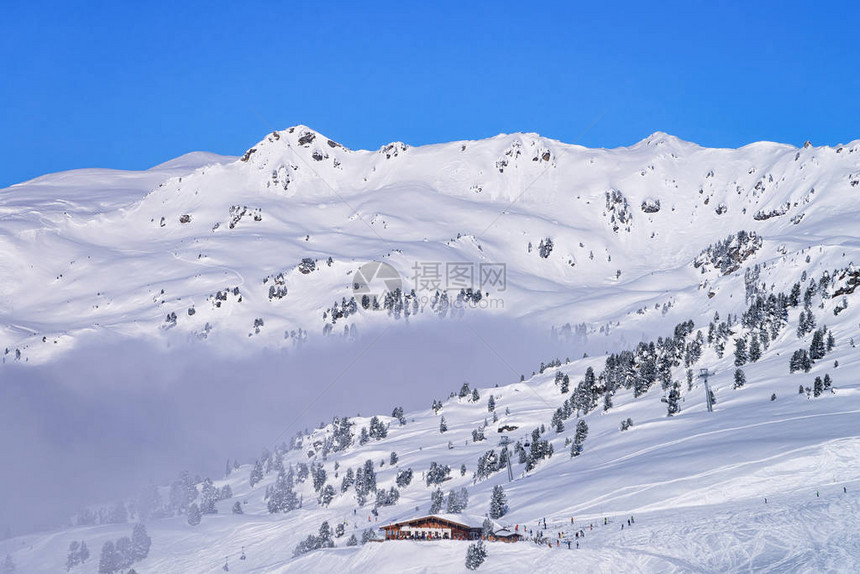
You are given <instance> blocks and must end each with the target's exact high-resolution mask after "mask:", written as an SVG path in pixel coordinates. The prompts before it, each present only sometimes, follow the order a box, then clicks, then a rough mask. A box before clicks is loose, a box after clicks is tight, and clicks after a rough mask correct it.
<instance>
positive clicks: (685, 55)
mask: <svg viewBox="0 0 860 574" xmlns="http://www.w3.org/2000/svg"><path fill="white" fill-rule="evenodd" d="M363 4H367V6H364V5H363ZM820 4H825V3H817V2H809V1H805V2H696V1H692V0H686V1H684V2H641V3H633V2H595V1H592V2H589V3H581V2H573V1H571V2H558V3H556V2H549V1H544V2H522V1H520V2H463V1H459V2H444V1H439V0H437V1H433V2H384V3H374V4H370V3H360V2H349V3H347V2H342V3H340V2H331V1H330V2H313V3H311V2H293V1H279V2H252V1H246V2H200V3H199V4H196V5H195V3H192V2H181V1H173V2H169V3H160V2H157V1H153V2H95V1H93V2H82V3H77V2H38V1H35V2H14V3H7V4H6V5H5V6H4V8H3V9H2V13H0V130H2V131H0V133H2V136H0V187H2V186H6V185H9V184H12V183H15V182H18V181H22V180H25V179H29V178H31V177H35V176H37V175H40V174H43V173H47V172H52V171H58V170H63V169H70V168H76V167H114V168H123V169H141V168H146V167H149V166H152V165H154V164H157V163H159V162H162V161H165V160H167V159H170V158H172V157H175V156H178V155H181V154H183V153H186V152H189V151H193V150H208V151H214V152H219V153H225V154H240V153H242V152H243V151H244V150H245V149H246V148H247V147H250V146H251V145H252V144H254V143H255V142H256V141H258V140H260V139H262V137H263V136H264V135H265V134H266V133H267V132H268V131H270V130H272V129H276V128H284V127H287V126H290V125H294V124H298V123H303V124H306V125H309V126H311V127H313V128H315V129H317V130H318V131H321V132H322V133H324V134H326V135H327V136H329V137H331V138H333V139H336V140H338V141H340V142H342V143H344V144H345V145H347V146H349V147H353V148H371V149H375V148H377V147H379V146H380V145H382V144H384V143H387V142H389V141H393V140H402V141H405V142H407V143H409V144H413V145H414V144H424V143H433V142H440V141H449V140H454V139H464V138H470V139H474V138H481V137H487V136H492V135H495V134H497V133H500V132H514V131H535V132H539V133H541V134H543V135H545V136H548V137H552V138H557V139H561V140H563V141H566V142H575V143H581V144H584V145H588V146H618V145H628V144H632V143H634V142H636V141H638V140H640V139H642V138H643V137H645V136H647V135H648V134H650V133H651V132H654V131H657V130H662V131H666V132H669V133H672V134H675V135H677V136H679V137H681V138H684V139H688V140H692V141H695V142H697V143H700V144H703V145H710V146H739V145H743V144H746V143H749V142H752V141H756V140H762V139H766V140H775V141H782V142H787V143H791V144H795V145H800V144H802V143H803V142H804V140H807V139H808V140H811V141H812V142H813V143H815V144H836V143H840V142H846V141H850V140H853V139H857V138H860V104H858V95H860V42H858V41H857V40H856V37H857V31H856V27H857V24H858V21H860V8H858V3H857V2H832V3H826V7H820V6H819V5H820ZM82 5H83V6H82ZM598 118H599V120H598ZM595 120H597V121H596V123H595ZM592 124H593V125H592ZM589 126H591V127H590V128H589Z"/></svg>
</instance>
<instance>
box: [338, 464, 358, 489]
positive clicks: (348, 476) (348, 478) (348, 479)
mask: <svg viewBox="0 0 860 574" xmlns="http://www.w3.org/2000/svg"><path fill="white" fill-rule="evenodd" d="M354 483H355V473H354V472H353V471H352V469H351V468H348V469H346V473H345V474H344V475H343V480H341V482H340V491H341V492H342V493H343V492H346V491H347V490H349V487H350V486H352V485H353V484H354Z"/></svg>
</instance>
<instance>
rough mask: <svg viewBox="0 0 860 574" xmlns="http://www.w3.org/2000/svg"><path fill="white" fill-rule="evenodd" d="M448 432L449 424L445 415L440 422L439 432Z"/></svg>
mask: <svg viewBox="0 0 860 574" xmlns="http://www.w3.org/2000/svg"><path fill="white" fill-rule="evenodd" d="M447 430H448V423H447V422H445V415H442V418H441V419H440V420H439V432H440V433H443V432H446V431H447Z"/></svg>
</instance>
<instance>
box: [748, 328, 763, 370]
mask: <svg viewBox="0 0 860 574" xmlns="http://www.w3.org/2000/svg"><path fill="white" fill-rule="evenodd" d="M749 357H750V362H753V363H755V362H756V361H758V360H759V359H761V343H760V342H759V338H758V337H757V336H756V335H755V334H753V336H752V339H751V340H750V350H749Z"/></svg>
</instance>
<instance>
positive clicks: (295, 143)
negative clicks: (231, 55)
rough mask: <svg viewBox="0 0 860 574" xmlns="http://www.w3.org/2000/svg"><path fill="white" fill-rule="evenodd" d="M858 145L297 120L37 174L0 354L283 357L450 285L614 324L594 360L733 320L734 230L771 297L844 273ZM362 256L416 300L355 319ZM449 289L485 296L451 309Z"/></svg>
mask: <svg viewBox="0 0 860 574" xmlns="http://www.w3.org/2000/svg"><path fill="white" fill-rule="evenodd" d="M858 151H860V143H858V142H855V143H852V144H848V145H845V146H840V147H838V148H828V147H823V148H816V147H812V146H806V147H804V148H802V149H795V148H793V147H790V146H785V145H778V144H770V143H758V144H752V145H749V146H746V147H744V148H742V149H739V150H725V149H706V148H701V147H699V146H696V145H694V144H691V143H687V142H683V141H680V140H678V139H677V138H674V137H672V136H669V135H666V134H662V133H657V134H654V135H652V136H650V137H649V138H646V139H645V140H643V141H641V142H639V143H638V144H636V145H634V146H631V147H629V148H619V149H611V150H605V149H594V150H593V149H586V148H582V147H579V146H573V145H566V144H563V143H561V142H557V141H552V140H547V139H545V138H541V137H539V136H537V135H535V134H515V135H500V136H497V137H495V138H491V139H488V140H482V141H467V142H455V143H450V144H441V145H431V146H424V147H418V148H412V147H408V146H406V145H404V144H402V143H392V144H389V145H387V146H384V147H383V148H381V149H380V150H378V151H375V152H372V151H353V150H349V149H347V148H345V147H343V146H341V145H340V144H338V143H336V142H334V141H332V140H330V139H327V138H326V137H324V136H322V135H320V134H318V133H316V132H314V131H312V130H310V129H308V128H305V127H302V126H297V127H294V128H290V129H288V130H285V131H282V132H274V133H272V134H270V135H269V136H267V137H266V138H265V139H264V140H263V141H261V142H260V143H258V144H257V145H255V146H254V147H252V148H251V149H249V150H248V151H247V152H246V153H245V155H244V156H243V157H242V158H240V159H238V160H234V158H226V157H219V156H214V155H211V154H189V155H188V156H183V158H180V159H177V160H174V161H172V162H168V163H166V164H163V165H161V166H157V167H155V168H153V169H151V170H148V171H146V172H117V171H109V170H78V171H73V172H65V173H59V174H54V175H49V176H44V177H41V178H37V179H35V180H33V181H30V182H26V183H22V184H19V185H15V186H12V187H10V188H7V189H4V190H0V220H2V226H0V246H2V249H0V270H2V274H3V276H4V277H5V278H6V280H4V281H3V282H2V285H0V346H1V347H2V348H5V349H8V353H7V355H6V359H7V360H10V359H12V360H14V359H15V357H16V356H17V357H19V359H20V360H24V361H36V362H44V361H49V360H50V359H51V357H53V356H56V355H58V354H62V353H64V352H65V351H67V350H69V349H71V348H73V347H74V345H75V344H77V343H78V342H79V341H80V340H81V339H83V338H86V337H87V336H88V335H91V334H94V333H105V332H107V333H116V334H119V335H121V336H124V337H131V338H147V339H156V340H158V339H160V338H163V337H164V336H165V335H166V334H171V335H172V334H174V333H177V332H178V333H182V334H183V336H186V337H188V336H190V337H196V338H204V337H205V338H207V339H208V340H209V342H210V344H212V345H221V346H222V347H232V346H234V345H236V344H247V345H251V346H256V347H269V348H278V347H283V346H291V345H293V344H295V343H296V341H297V340H301V339H304V338H315V337H319V336H321V335H323V334H324V333H330V334H334V335H342V334H343V333H349V332H352V333H353V335H354V334H355V332H356V330H357V331H358V332H361V331H362V330H363V328H365V327H371V326H372V325H374V324H378V323H381V322H385V321H397V320H398V319H397V318H395V315H396V316H397V317H402V316H403V315H405V314H406V313H407V312H408V311H410V309H412V308H413V306H416V305H417V307H418V309H417V315H419V316H418V317H414V318H416V319H425V317H430V316H439V315H441V314H442V313H443V311H445V309H447V308H446V307H445V305H444V301H443V302H441V303H440V302H439V301H438V300H434V296H436V295H437V291H439V294H442V293H445V294H448V295H450V296H451V299H452V300H451V301H449V306H448V308H450V311H451V313H447V312H446V314H447V315H450V314H460V313H464V312H469V311H472V310H476V309H475V308H476V307H480V308H481V310H482V311H485V312H487V313H495V314H500V315H504V316H506V317H515V318H521V319H523V320H526V321H529V322H533V323H534V324H536V325H539V326H540V327H542V328H546V329H550V328H553V327H554V328H556V329H557V330H559V332H560V333H563V334H570V335H571V336H573V337H577V338H578V339H581V338H582V335H587V336H593V335H606V334H607V333H609V334H611V335H612V337H611V339H612V341H611V343H612V345H608V346H607V344H606V343H605V342H603V341H601V342H600V343H599V344H597V345H596V346H594V347H593V348H586V350H590V351H592V352H597V351H600V352H603V351H606V350H608V349H609V348H611V347H613V346H615V345H617V344H619V343H621V344H628V345H629V344H635V342H638V341H639V340H641V339H643V334H646V333H652V332H660V331H662V330H665V329H667V328H671V326H673V325H674V324H676V323H678V322H680V321H682V320H688V319H693V320H697V322H698V323H701V321H702V320H703V319H704V318H705V317H709V316H710V315H712V314H713V311H714V310H719V311H722V312H737V311H738V310H739V309H740V308H741V307H742V306H743V301H741V300H738V299H737V298H736V296H735V298H734V299H733V298H732V296H733V294H734V293H735V292H736V288H737V284H738V283H740V281H741V279H742V277H741V276H742V273H730V274H726V271H727V270H728V269H727V268H723V269H717V268H716V267H715V265H714V262H705V261H704V260H703V259H702V256H703V253H704V252H705V251H706V250H707V248H708V247H709V246H710V245H713V244H715V243H717V242H718V241H722V240H724V239H725V238H726V237H727V236H729V235H735V234H737V233H738V232H746V233H755V234H756V235H757V237H758V238H760V240H759V241H757V242H756V243H755V244H754V245H753V248H752V250H751V251H750V252H749V253H746V252H745V254H744V261H741V262H738V265H743V266H744V268H746V267H747V266H752V265H755V264H757V265H759V269H760V277H759V279H760V281H763V282H767V283H768V285H769V286H770V285H773V286H774V287H775V288H778V289H784V288H785V287H786V285H790V284H791V283H793V282H795V281H797V280H798V279H799V276H800V273H801V272H802V269H801V266H802V263H803V261H802V260H803V259H805V258H806V257H807V255H808V256H809V257H811V258H813V260H812V261H811V262H810V264H809V266H808V271H809V272H810V273H811V272H813V270H814V269H824V268H830V267H833V266H834V265H838V266H840V267H844V266H845V265H847V263H848V262H849V261H850V259H851V257H850V254H848V255H846V256H844V257H843V255H842V253H843V252H845V251H846V250H850V249H851V247H852V245H853V242H854V238H853V237H852V231H853V229H854V222H855V221H856V217H855V213H854V212H853V211H852V206H853V205H856V202H854V201H852V200H853V199H854V195H855V194H856V193H857V190H858V187H856V186H857V184H858V181H860V153H857V152H858ZM812 247H814V249H810V248H812ZM303 261H304V263H303ZM369 261H383V262H385V263H387V264H390V265H391V266H393V267H394V269H396V271H397V272H398V273H399V275H400V277H401V280H402V287H403V292H404V293H403V294H404V295H407V297H406V300H405V301H403V297H401V298H399V301H398V303H399V304H405V305H406V306H407V307H410V309H405V310H403V311H399V312H397V313H396V314H395V313H393V312H391V313H389V312H385V310H383V311H384V312H382V313H377V314H362V313H357V312H355V310H360V309H358V307H359V305H357V304H356V303H360V302H361V298H360V297H359V298H358V300H357V301H356V303H353V299H354V298H355V295H356V293H355V291H354V281H353V279H354V275H353V274H354V273H356V271H357V270H358V269H359V267H360V266H361V265H362V264H364V263H366V262H369ZM747 262H748V263H749V264H750V265H746V264H747ZM457 263H463V264H466V265H467V267H466V270H465V271H463V272H461V273H460V274H459V275H457V274H456V273H457V272H456V268H455V267H454V264H457ZM482 264H483V265H482ZM501 265H504V272H505V275H504V280H503V281H502V282H499V281H498V279H499V274H500V273H501V271H500V270H501V267H500V266H501ZM447 266H451V269H450V275H449V273H448V271H449V269H448V267H447ZM493 266H496V269H495V273H496V275H492V273H493V272H494V271H493ZM738 270H741V271H742V269H741V267H738ZM461 271H462V270H461ZM482 271H484V272H485V273H487V274H488V275H487V276H486V277H484V278H485V279H487V280H485V281H482V277H483V276H482V275H481V272H482ZM449 279H450V280H449ZM491 279H492V280H491ZM463 286H466V287H463ZM446 287H448V288H449V290H448V291H447V293H446V291H445V288H446ZM452 287H454V288H455V289H450V288H452ZM457 287H459V288H460V289H469V288H472V289H473V290H474V291H480V292H481V293H482V295H483V298H486V300H485V301H482V302H480V304H478V303H477V302H475V301H473V300H472V298H471V297H470V294H468V293H464V294H463V295H465V298H463V297H462V296H461V303H463V304H459V305H457V304H455V300H456V296H457V295H458V294H459V289H457ZM413 289H414V290H415V291H416V293H415V297H414V298H410V297H408V295H409V294H410V291H411V290H413ZM383 295H384V294H380V303H382V302H383ZM709 297H710V298H709ZM344 303H345V304H346V305H345V308H344ZM433 303H435V304H433ZM393 306H394V307H397V305H393ZM455 307H456V308H455ZM46 310H50V312H46ZM421 315H423V316H421ZM401 320H402V319H401ZM249 335H252V336H251V337H249Z"/></svg>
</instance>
